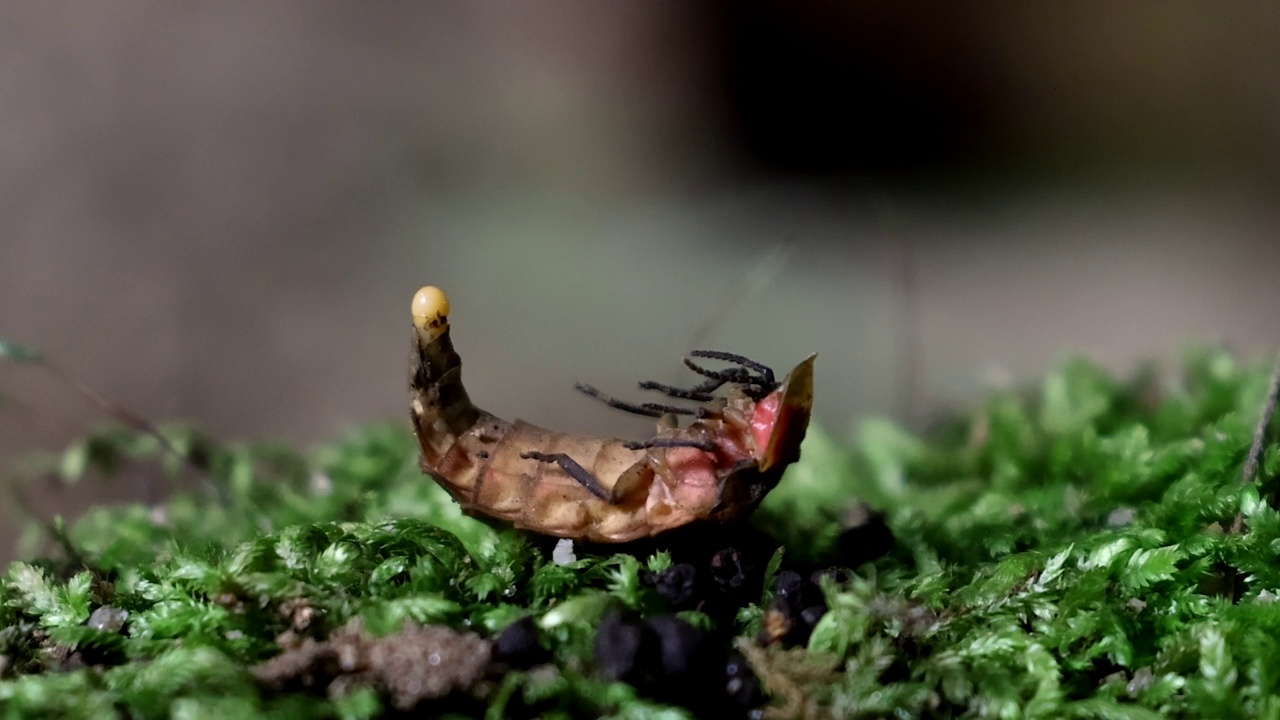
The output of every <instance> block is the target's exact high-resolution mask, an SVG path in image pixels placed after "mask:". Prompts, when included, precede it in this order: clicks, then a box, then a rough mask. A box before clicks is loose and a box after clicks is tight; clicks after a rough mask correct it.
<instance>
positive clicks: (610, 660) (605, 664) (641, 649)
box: [595, 612, 651, 683]
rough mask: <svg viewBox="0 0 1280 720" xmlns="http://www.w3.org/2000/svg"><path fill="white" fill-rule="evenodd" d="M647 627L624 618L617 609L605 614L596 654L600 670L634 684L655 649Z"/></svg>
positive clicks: (613, 678) (641, 675)
mask: <svg viewBox="0 0 1280 720" xmlns="http://www.w3.org/2000/svg"><path fill="white" fill-rule="evenodd" d="M645 636H646V633H645V628H644V627H642V626H640V625H637V624H635V623H630V622H627V621H624V620H623V619H622V617H621V616H620V615H618V613H616V612H610V613H608V614H607V615H605V617H604V620H602V621H601V622H600V628H599V629H598V630H597V631H596V642H595V655H596V665H598V666H599V668H600V672H601V673H602V674H604V675H605V676H606V677H608V678H610V679H612V680H625V681H627V682H631V683H634V682H635V681H636V680H638V679H639V678H641V677H643V675H644V671H645V670H646V668H645V665H646V664H647V663H646V662H645V661H646V659H647V658H646V655H648V654H649V651H650V650H651V648H650V647H646V646H647V645H650V643H647V642H646V639H647V638H646V637H645Z"/></svg>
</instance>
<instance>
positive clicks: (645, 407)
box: [574, 383, 709, 418]
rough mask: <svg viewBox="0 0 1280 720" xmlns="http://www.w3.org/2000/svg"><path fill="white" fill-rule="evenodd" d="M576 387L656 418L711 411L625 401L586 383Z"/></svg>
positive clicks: (610, 403)
mask: <svg viewBox="0 0 1280 720" xmlns="http://www.w3.org/2000/svg"><path fill="white" fill-rule="evenodd" d="M574 388H576V389H577V390H578V392H581V393H585V394H587V395H590V396H591V397H593V398H595V399H597V400H599V401H600V402H602V403H604V404H605V405H608V406H609V407H611V408H617V409H618V410H622V411H625V412H629V413H634V414H636V415H643V416H645V417H653V418H656V417H662V416H663V415H667V414H671V415H693V416H694V417H707V416H708V414H709V411H708V410H707V409H705V408H687V407H680V406H679V405H664V404H662V403H640V404H639V405H636V404H634V403H629V402H625V401H623V400H618V399H616V398H614V397H611V396H609V395H606V394H604V393H602V392H600V391H599V390H597V389H595V388H594V387H592V386H590V385H587V384H586V383H578V384H576V385H574Z"/></svg>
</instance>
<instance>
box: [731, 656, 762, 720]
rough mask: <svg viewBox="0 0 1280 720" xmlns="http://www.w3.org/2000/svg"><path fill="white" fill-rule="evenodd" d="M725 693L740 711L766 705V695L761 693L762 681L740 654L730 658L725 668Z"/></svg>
mask: <svg viewBox="0 0 1280 720" xmlns="http://www.w3.org/2000/svg"><path fill="white" fill-rule="evenodd" d="M724 680H725V685H724V692H725V695H727V696H728V698H729V702H730V703H732V704H733V705H736V706H737V707H738V708H739V709H740V710H743V711H746V710H751V709H754V708H757V707H760V706H761V705H762V704H764V693H763V692H761V691H760V681H759V680H758V679H756V675H755V673H753V672H751V668H750V667H749V666H748V665H747V661H746V658H744V657H742V655H740V654H739V653H733V654H731V655H730V656H729V659H728V661H727V662H726V663H725V666H724Z"/></svg>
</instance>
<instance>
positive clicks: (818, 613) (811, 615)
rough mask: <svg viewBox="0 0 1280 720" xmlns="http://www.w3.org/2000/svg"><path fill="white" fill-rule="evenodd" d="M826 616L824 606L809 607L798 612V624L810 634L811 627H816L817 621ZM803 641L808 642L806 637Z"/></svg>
mask: <svg viewBox="0 0 1280 720" xmlns="http://www.w3.org/2000/svg"><path fill="white" fill-rule="evenodd" d="M826 614H827V606H826V605H811V606H809V607H807V608H805V609H804V610H801V611H800V622H801V624H803V625H804V626H805V627H806V628H808V629H809V631H810V632H812V631H813V627H814V626H815V625H817V624H818V621H819V620H821V619H822V618H823V616H825V615H826ZM805 640H808V638H807V637H806V638H805Z"/></svg>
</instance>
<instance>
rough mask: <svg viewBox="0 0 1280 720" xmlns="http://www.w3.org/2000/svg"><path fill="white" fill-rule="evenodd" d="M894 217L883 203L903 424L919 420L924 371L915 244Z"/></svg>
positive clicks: (886, 204)
mask: <svg viewBox="0 0 1280 720" xmlns="http://www.w3.org/2000/svg"><path fill="white" fill-rule="evenodd" d="M896 219H897V215H896V213H895V212H894V208H893V205H892V203H891V202H889V201H888V200H886V201H885V203H884V208H883V210H882V211H881V218H880V226H881V231H882V232H883V233H884V236H885V238H886V239H888V240H889V244H890V246H891V247H892V250H893V255H894V261H895V262H894V265H895V266H896V270H897V272H896V278H897V283H896V284H897V288H898V300H899V302H898V338H897V340H898V341H897V351H896V353H895V354H896V355H897V356H898V357H897V362H895V363H894V365H895V366H896V367H897V368H898V378H897V380H898V383H897V384H898V413H899V415H900V417H901V418H902V421H903V422H904V423H905V424H907V425H909V426H910V425H914V424H916V423H917V422H919V421H920V420H921V419H922V416H923V409H922V408H921V406H920V402H921V401H920V384H921V378H922V376H923V369H924V338H923V337H922V335H921V325H920V317H921V316H920V285H919V268H918V262H917V258H916V247H915V242H914V240H913V239H912V237H911V235H910V234H909V233H903V232H895V225H896V223H895V220H896Z"/></svg>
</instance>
